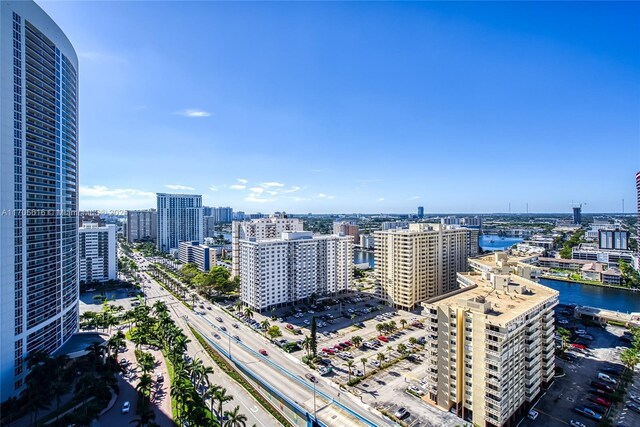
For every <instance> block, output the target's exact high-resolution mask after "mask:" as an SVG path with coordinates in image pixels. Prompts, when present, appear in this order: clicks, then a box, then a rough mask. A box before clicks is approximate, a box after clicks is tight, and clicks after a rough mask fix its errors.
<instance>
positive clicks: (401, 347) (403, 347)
mask: <svg viewBox="0 0 640 427" xmlns="http://www.w3.org/2000/svg"><path fill="white" fill-rule="evenodd" d="M398 351H399V352H400V354H402V355H404V354H405V353H406V352H407V346H406V345H404V344H398Z"/></svg>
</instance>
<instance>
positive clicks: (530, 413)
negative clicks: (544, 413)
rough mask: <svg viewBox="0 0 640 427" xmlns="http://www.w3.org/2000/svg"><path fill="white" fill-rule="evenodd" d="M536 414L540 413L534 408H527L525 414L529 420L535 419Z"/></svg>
mask: <svg viewBox="0 0 640 427" xmlns="http://www.w3.org/2000/svg"><path fill="white" fill-rule="evenodd" d="M538 415H540V413H539V412H538V411H536V410H535V409H529V413H528V414H527V418H529V419H530V420H533V421H535V420H536V418H538Z"/></svg>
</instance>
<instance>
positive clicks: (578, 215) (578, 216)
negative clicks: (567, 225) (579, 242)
mask: <svg viewBox="0 0 640 427" xmlns="http://www.w3.org/2000/svg"><path fill="white" fill-rule="evenodd" d="M573 223H574V224H582V207H581V206H574V207H573Z"/></svg>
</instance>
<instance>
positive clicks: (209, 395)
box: [202, 384, 220, 414]
mask: <svg viewBox="0 0 640 427" xmlns="http://www.w3.org/2000/svg"><path fill="white" fill-rule="evenodd" d="M219 389H220V386H219V385H217V384H212V385H211V386H210V387H209V388H207V390H206V391H205V392H204V394H203V395H202V400H203V401H204V402H206V401H207V400H208V401H209V410H210V411H211V413H212V414H213V413H214V412H215V411H214V409H213V406H214V404H215V403H216V400H215V397H214V396H215V394H216V392H217V391H218V390H219Z"/></svg>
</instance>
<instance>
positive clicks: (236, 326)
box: [231, 323, 239, 329]
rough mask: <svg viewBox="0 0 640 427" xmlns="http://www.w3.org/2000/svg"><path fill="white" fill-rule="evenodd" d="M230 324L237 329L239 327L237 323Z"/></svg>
mask: <svg viewBox="0 0 640 427" xmlns="http://www.w3.org/2000/svg"><path fill="white" fill-rule="evenodd" d="M231 326H233V327H234V328H236V329H238V328H239V326H238V324H237V323H234V324H232V325H231Z"/></svg>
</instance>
